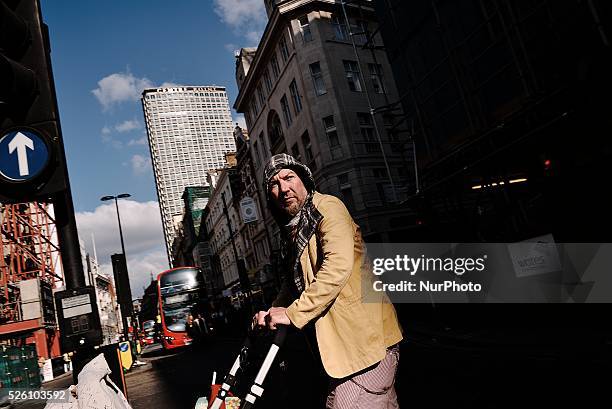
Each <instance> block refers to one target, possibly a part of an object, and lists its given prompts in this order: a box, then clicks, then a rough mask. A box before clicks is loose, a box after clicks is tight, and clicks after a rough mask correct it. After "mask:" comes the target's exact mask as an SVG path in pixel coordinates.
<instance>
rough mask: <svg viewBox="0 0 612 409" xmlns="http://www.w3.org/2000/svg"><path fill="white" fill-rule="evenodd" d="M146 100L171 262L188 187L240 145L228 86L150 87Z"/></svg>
mask: <svg viewBox="0 0 612 409" xmlns="http://www.w3.org/2000/svg"><path fill="white" fill-rule="evenodd" d="M142 106H143V111H144V117H145V124H146V128H147V135H148V140H149V148H150V152H151V161H152V165H153V174H154V176H155V185H156V187H157V194H158V198H159V208H160V212H161V217H162V224H163V229H164V237H165V240H166V248H167V252H168V260H169V262H170V265H172V264H173V261H172V243H173V240H174V237H175V229H176V226H177V225H178V223H180V221H181V219H182V216H183V205H184V202H183V199H182V195H183V192H184V190H185V187H188V186H205V185H206V172H207V171H209V170H211V169H217V168H220V167H222V166H223V165H224V164H225V156H224V155H225V153H227V152H234V151H235V150H236V148H235V144H234V138H233V130H234V125H233V123H232V118H231V114H230V108H229V103H228V99H227V93H226V91H225V88H224V87H217V86H202V87H191V86H190V87H187V86H184V87H183V86H182V87H175V88H151V89H145V90H144V91H143V93H142Z"/></svg>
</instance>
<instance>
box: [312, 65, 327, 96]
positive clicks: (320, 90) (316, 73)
mask: <svg viewBox="0 0 612 409" xmlns="http://www.w3.org/2000/svg"><path fill="white" fill-rule="evenodd" d="M310 75H312V82H313V84H314V88H315V94H317V95H323V94H327V89H326V88H325V81H323V73H321V65H320V64H319V62H318V61H317V62H315V63H312V64H310Z"/></svg>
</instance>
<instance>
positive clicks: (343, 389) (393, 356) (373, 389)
mask: <svg viewBox="0 0 612 409" xmlns="http://www.w3.org/2000/svg"><path fill="white" fill-rule="evenodd" d="M398 363H399V345H397V344H396V345H394V346H392V347H389V348H388V349H387V355H386V356H385V358H384V359H383V360H382V361H380V362H379V363H378V364H376V365H374V366H372V367H370V368H368V369H366V370H364V371H361V372H358V373H356V374H355V375H351V376H349V377H347V378H342V379H332V380H331V382H330V386H329V392H328V394H327V402H326V408H327V409H399V405H398V403H397V395H396V393H395V374H396V373H397V364H398Z"/></svg>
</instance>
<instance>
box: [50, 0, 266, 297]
mask: <svg viewBox="0 0 612 409" xmlns="http://www.w3.org/2000/svg"><path fill="white" fill-rule="evenodd" d="M41 7H42V13H43V19H44V21H45V22H46V24H47V25H48V27H49V35H50V42H51V60H52V65H53V73H54V78H55V86H56V92H57V98H58V105H59V113H60V121H61V127H62V135H63V140H64V148H65V151H66V158H67V164H68V172H69V177H70V184H71V189H72V196H73V201H74V207H75V210H76V212H77V214H76V218H77V225H78V229H79V238H80V240H81V242H82V244H84V246H85V249H86V250H87V251H88V252H89V253H90V254H92V255H93V245H92V243H93V242H94V240H95V247H96V254H97V257H98V261H99V263H100V264H101V265H102V268H103V271H104V272H105V273H107V274H112V268H111V267H110V255H111V254H114V253H119V252H120V251H121V250H120V241H119V231H118V227H117V219H116V217H117V216H116V212H115V208H114V203H113V202H112V201H110V202H104V203H103V202H101V201H100V198H101V197H102V196H105V195H117V194H120V193H129V194H131V195H132V197H131V198H129V199H124V200H121V201H120V202H119V210H120V214H121V221H122V229H123V236H124V239H125V245H126V254H127V260H128V269H129V271H130V280H131V287H132V294H133V296H134V297H138V296H140V295H142V292H143V287H144V286H146V285H148V283H149V280H150V275H151V273H153V274H155V275H156V274H157V273H159V272H160V271H163V270H165V269H167V268H168V261H167V256H166V252H165V246H164V239H163V234H162V228H161V217H160V213H159V207H158V203H157V194H156V191H155V182H154V178H153V172H152V167H151V159H150V154H149V147H148V143H147V139H146V131H145V128H144V119H143V112H142V106H141V103H140V95H141V92H142V90H143V89H144V88H148V87H157V86H171V85H218V86H225V87H226V88H227V92H228V97H229V103H230V106H232V105H233V103H234V100H235V98H236V96H237V88H236V82H235V75H234V69H235V59H234V51H235V50H237V49H239V48H241V47H252V46H256V45H257V43H258V41H259V39H260V37H261V34H262V32H263V29H264V28H265V24H266V21H267V18H266V14H265V8H264V0H174V1H168V0H127V1H126V0H87V1H68V0H41ZM232 114H233V118H234V121H235V122H238V123H240V124H241V125H244V118H243V117H242V116H241V115H238V114H236V113H235V112H233V111H232Z"/></svg>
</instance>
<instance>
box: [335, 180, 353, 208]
mask: <svg viewBox="0 0 612 409" xmlns="http://www.w3.org/2000/svg"><path fill="white" fill-rule="evenodd" d="M338 185H339V187H340V194H341V195H342V201H343V202H344V205H345V206H346V207H347V209H348V210H349V211H350V212H354V211H355V200H354V199H353V189H352V187H351V184H350V183H349V177H348V173H344V174H342V175H338Z"/></svg>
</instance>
